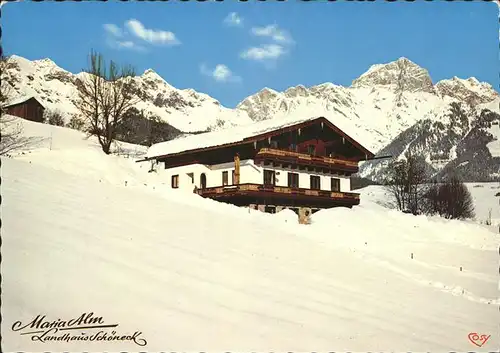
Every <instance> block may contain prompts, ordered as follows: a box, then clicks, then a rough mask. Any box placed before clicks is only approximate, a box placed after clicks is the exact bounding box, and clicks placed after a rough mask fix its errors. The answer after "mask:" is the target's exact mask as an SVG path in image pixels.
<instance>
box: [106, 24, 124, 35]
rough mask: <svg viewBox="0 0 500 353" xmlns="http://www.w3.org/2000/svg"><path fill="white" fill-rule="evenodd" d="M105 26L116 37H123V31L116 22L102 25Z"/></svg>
mask: <svg viewBox="0 0 500 353" xmlns="http://www.w3.org/2000/svg"><path fill="white" fill-rule="evenodd" d="M102 26H103V27H104V30H105V31H106V32H107V33H109V34H111V35H113V36H115V37H121V36H122V35H123V31H122V29H121V28H120V27H118V26H117V25H115V24H112V23H106V24H104V25H102Z"/></svg>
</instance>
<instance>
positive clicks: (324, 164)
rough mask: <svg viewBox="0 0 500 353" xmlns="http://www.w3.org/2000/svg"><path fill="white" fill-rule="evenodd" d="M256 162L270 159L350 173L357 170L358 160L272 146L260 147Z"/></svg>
mask: <svg viewBox="0 0 500 353" xmlns="http://www.w3.org/2000/svg"><path fill="white" fill-rule="evenodd" d="M255 160H256V162H258V161H262V160H272V161H277V162H281V163H293V164H297V165H307V166H316V167H320V168H328V169H333V170H341V171H346V172H351V173H357V172H358V162H353V161H348V160H345V159H338V158H332V157H327V156H314V155H310V154H305V153H299V152H294V151H286V150H279V149H274V148H267V147H266V148H261V149H260V150H259V152H257V155H256V156H255Z"/></svg>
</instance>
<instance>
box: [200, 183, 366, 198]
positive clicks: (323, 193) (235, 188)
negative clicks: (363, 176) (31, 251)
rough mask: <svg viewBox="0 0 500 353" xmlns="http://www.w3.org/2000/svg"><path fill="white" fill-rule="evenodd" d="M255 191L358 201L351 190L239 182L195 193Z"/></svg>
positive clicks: (202, 194) (225, 193) (355, 194)
mask: <svg viewBox="0 0 500 353" xmlns="http://www.w3.org/2000/svg"><path fill="white" fill-rule="evenodd" d="M255 192H266V193H269V192H272V193H275V194H277V195H279V194H282V195H284V194H289V195H304V196H317V197H320V198H329V199H339V200H345V201H349V200H352V201H354V202H356V201H358V202H359V194H357V193H353V192H335V191H327V190H312V189H304V188H291V187H286V186H273V185H261V184H239V185H227V186H218V187H211V188H205V189H197V190H195V193H197V194H198V195H201V196H205V197H210V196H219V195H231V194H241V193H255Z"/></svg>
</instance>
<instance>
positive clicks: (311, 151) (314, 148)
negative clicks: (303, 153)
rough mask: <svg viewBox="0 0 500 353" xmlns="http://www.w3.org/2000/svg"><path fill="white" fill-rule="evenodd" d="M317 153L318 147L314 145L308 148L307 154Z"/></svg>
mask: <svg viewBox="0 0 500 353" xmlns="http://www.w3.org/2000/svg"><path fill="white" fill-rule="evenodd" d="M315 152H316V147H315V146H314V145H309V146H307V153H309V154H314V153H315Z"/></svg>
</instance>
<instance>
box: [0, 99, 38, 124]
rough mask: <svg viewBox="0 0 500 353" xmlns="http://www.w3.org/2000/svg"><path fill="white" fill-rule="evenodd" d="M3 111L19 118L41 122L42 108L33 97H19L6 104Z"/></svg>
mask: <svg viewBox="0 0 500 353" xmlns="http://www.w3.org/2000/svg"><path fill="white" fill-rule="evenodd" d="M3 109H4V111H5V113H6V114H10V115H14V116H18V117H20V118H23V119H26V120H31V121H36V122H39V123H41V122H43V113H44V110H45V108H44V106H43V105H42V104H41V103H40V102H39V101H38V100H37V99H36V98H35V97H33V96H25V97H19V98H16V99H14V100H11V101H9V102H7V103H6V104H5V105H4V106H3Z"/></svg>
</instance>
